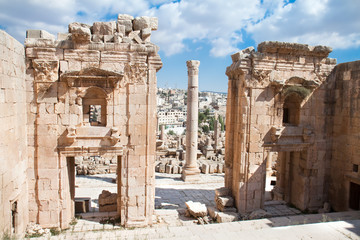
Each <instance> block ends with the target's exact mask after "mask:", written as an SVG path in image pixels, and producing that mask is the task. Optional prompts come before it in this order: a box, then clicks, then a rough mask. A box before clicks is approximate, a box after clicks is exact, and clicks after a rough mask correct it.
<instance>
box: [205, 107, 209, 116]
mask: <svg viewBox="0 0 360 240" xmlns="http://www.w3.org/2000/svg"><path fill="white" fill-rule="evenodd" d="M204 114H205V116H206V117H208V116H209V115H210V110H209V109H208V108H207V109H206V110H205V112H204Z"/></svg>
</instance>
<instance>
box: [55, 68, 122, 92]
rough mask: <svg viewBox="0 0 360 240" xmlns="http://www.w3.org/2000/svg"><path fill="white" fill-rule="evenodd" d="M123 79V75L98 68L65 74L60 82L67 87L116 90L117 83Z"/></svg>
mask: <svg viewBox="0 0 360 240" xmlns="http://www.w3.org/2000/svg"><path fill="white" fill-rule="evenodd" d="M123 77H124V74H123V73H119V72H112V71H108V70H103V69H99V68H86V69H82V70H80V71H72V72H65V73H64V74H62V75H61V77H60V80H61V81H63V82H67V85H68V86H69V87H92V86H96V87H100V88H104V89H105V88H117V87H118V82H119V81H121V80H122V79H123Z"/></svg>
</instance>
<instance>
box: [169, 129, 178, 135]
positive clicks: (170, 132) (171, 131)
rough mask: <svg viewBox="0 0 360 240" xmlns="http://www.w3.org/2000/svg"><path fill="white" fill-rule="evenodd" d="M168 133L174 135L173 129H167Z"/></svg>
mask: <svg viewBox="0 0 360 240" xmlns="http://www.w3.org/2000/svg"><path fill="white" fill-rule="evenodd" d="M168 134H169V135H176V133H175V132H174V131H173V130H169V131H168Z"/></svg>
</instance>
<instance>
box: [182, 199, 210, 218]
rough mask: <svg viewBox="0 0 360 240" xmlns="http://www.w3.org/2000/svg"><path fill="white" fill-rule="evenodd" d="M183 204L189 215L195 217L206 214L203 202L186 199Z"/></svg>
mask: <svg viewBox="0 0 360 240" xmlns="http://www.w3.org/2000/svg"><path fill="white" fill-rule="evenodd" d="M185 205H186V207H187V209H188V211H189V213H190V215H191V216H193V217H195V218H197V217H205V216H206V215H207V208H206V205H205V204H202V203H200V202H193V201H187V202H185Z"/></svg>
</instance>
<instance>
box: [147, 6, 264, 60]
mask: <svg viewBox="0 0 360 240" xmlns="http://www.w3.org/2000/svg"><path fill="white" fill-rule="evenodd" d="M265 11H266V10H265V9H264V8H263V7H262V5H261V3H260V0H257V1H247V0H227V1H216V0H208V1H204V0H191V1H190V0H182V1H180V2H175V3H168V4H164V5H162V6H161V7H159V8H158V9H151V10H149V11H147V13H148V14H150V15H152V16H157V17H158V18H159V30H158V31H157V32H155V33H154V37H153V41H154V42H155V43H157V44H159V45H160V47H161V49H162V50H163V51H164V52H165V54H166V55H172V54H176V53H179V52H182V51H184V50H186V47H187V46H186V45H185V44H184V40H186V39H195V40H204V41H207V42H209V43H210V44H211V46H212V48H211V50H210V54H211V55H213V56H226V55H228V54H229V53H232V52H234V51H236V50H237V48H236V44H237V43H239V42H241V41H242V39H241V35H238V34H236V32H237V31H240V30H241V29H243V28H244V27H246V26H247V25H248V24H249V23H251V22H252V21H258V20H260V19H261V18H262V17H263V15H264V13H265Z"/></svg>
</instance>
